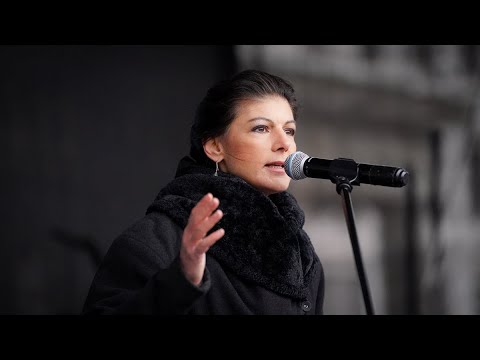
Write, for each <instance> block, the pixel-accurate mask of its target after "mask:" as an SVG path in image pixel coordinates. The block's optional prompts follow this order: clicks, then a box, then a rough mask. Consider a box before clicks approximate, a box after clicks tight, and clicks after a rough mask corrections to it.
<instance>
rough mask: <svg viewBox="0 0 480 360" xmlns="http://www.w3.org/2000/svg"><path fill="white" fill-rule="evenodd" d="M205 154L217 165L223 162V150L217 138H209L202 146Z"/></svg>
mask: <svg viewBox="0 0 480 360" xmlns="http://www.w3.org/2000/svg"><path fill="white" fill-rule="evenodd" d="M203 150H204V151H205V154H207V156H208V157H209V158H210V159H211V160H212V161H214V162H216V163H218V162H220V161H222V160H223V148H222V144H220V142H219V139H218V137H216V138H210V139H208V140H207V141H205V143H204V144H203Z"/></svg>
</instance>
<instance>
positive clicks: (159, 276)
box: [84, 157, 324, 315]
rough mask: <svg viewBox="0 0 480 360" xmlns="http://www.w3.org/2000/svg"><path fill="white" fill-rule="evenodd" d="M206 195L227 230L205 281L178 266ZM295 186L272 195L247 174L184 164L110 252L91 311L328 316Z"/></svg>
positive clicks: (210, 259) (98, 278)
mask: <svg viewBox="0 0 480 360" xmlns="http://www.w3.org/2000/svg"><path fill="white" fill-rule="evenodd" d="M207 192H211V193H212V194H214V196H215V197H218V198H219V199H220V206H219V208H220V209H221V210H222V211H223V213H224V216H223V218H222V220H221V221H220V222H219V223H218V224H217V225H216V226H215V227H214V228H213V229H212V231H215V230H216V229H218V228H220V227H222V228H224V229H225V235H224V236H223V238H221V239H220V240H219V241H218V242H217V243H216V244H215V245H213V246H212V247H211V248H210V250H209V251H208V252H207V260H206V270H205V275H204V278H203V280H202V284H201V286H199V287H197V286H194V285H193V284H191V283H190V282H189V281H188V280H187V279H186V278H185V276H184V275H183V273H182V271H181V269H180V264H179V258H178V254H179V249H180V244H181V240H182V233H183V229H184V227H185V226H186V223H187V221H188V217H189V215H190V211H191V209H192V208H193V206H195V204H196V203H197V202H198V201H199V200H200V198H201V197H202V196H204V195H205V194H206V193H207ZM303 224H304V214H303V211H302V210H301V209H300V208H299V207H298V204H297V202H296V201H295V199H294V198H293V196H291V195H290V194H289V193H287V192H283V193H279V194H274V195H270V196H266V195H264V194H263V193H261V192H260V191H258V190H256V189H255V188H253V187H252V186H250V185H249V184H247V183H246V182H245V181H243V180H242V179H240V178H238V177H236V176H233V175H230V174H225V173H220V176H218V177H214V176H213V171H212V170H211V169H207V168H204V167H200V166H198V165H196V164H195V163H194V161H193V160H192V159H191V158H188V157H186V158H184V159H182V161H181V162H180V165H179V169H178V171H177V175H176V179H175V180H173V181H172V182H171V183H170V184H168V185H167V186H166V187H165V188H163V189H162V191H161V192H160V193H159V195H158V196H157V198H156V199H155V201H154V202H153V204H152V205H151V206H150V207H149V208H148V210H147V214H146V215H145V217H143V218H142V219H140V220H139V221H137V222H136V223H135V224H133V225H132V226H131V227H130V228H128V229H127V230H126V231H125V232H123V233H122V234H121V235H120V236H119V237H118V238H117V239H115V240H114V242H113V244H112V245H111V247H110V249H109V250H108V252H107V254H106V256H105V258H104V260H103V262H102V264H101V266H100V268H99V269H98V271H97V273H96V275H95V278H94V280H93V283H92V286H91V288H90V292H89V294H88V297H87V299H86V302H85V306H84V313H85V314H162V315H181V314H182V315H183V314H193V315H195V314H198V315H203V314H205V315H210V314H211V315H216V314H219V315H220V314H233V315H237V314H239V315H240V314H290V315H300V314H322V313H323V300H324V274H323V268H322V265H321V262H320V260H319V258H318V256H317V255H316V253H315V251H314V248H313V246H312V244H311V242H310V239H309V238H308V236H307V234H306V233H305V232H304V231H303V229H302V227H303Z"/></svg>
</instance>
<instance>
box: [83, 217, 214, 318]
mask: <svg viewBox="0 0 480 360" xmlns="http://www.w3.org/2000/svg"><path fill="white" fill-rule="evenodd" d="M181 235H182V230H181V229H180V228H179V227H178V226H177V225H176V224H174V223H173V222H172V221H171V220H170V219H169V218H168V217H166V216H164V215H159V214H152V215H149V216H147V217H145V218H144V219H142V220H140V221H139V222H137V223H136V224H135V225H133V226H132V227H131V228H130V229H128V230H127V231H125V232H124V233H123V234H122V235H120V236H119V237H118V238H117V239H115V241H114V242H113V243H112V245H111V246H110V248H109V250H108V252H107V254H106V255H105V257H104V260H103V262H102V263H101V265H100V267H99V269H98V271H97V273H96V274H95V277H94V279H93V282H92V285H91V287H90V291H89V293H88V296H87V299H86V301H85V305H84V308H83V314H85V315H88V314H98V315H101V314H104V315H107V314H152V315H181V314H186V313H187V312H188V310H189V308H190V307H191V306H192V305H193V304H194V303H195V301H196V300H197V299H198V298H200V297H201V296H202V295H204V294H205V293H206V292H207V291H208V290H209V288H210V276H209V273H208V269H205V274H204V278H203V280H202V283H201V285H200V286H198V287H197V286H195V285H193V284H191V283H190V282H189V281H188V280H187V279H186V278H185V276H184V275H183V272H182V270H181V268H180V262H179V257H178V252H179V248H180V241H181Z"/></svg>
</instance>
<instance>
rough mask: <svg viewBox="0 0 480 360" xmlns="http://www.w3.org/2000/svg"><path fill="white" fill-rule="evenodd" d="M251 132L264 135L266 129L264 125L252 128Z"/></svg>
mask: <svg viewBox="0 0 480 360" xmlns="http://www.w3.org/2000/svg"><path fill="white" fill-rule="evenodd" d="M253 131H255V132H259V133H264V132H267V127H266V126H265V125H259V126H255V127H254V128H253Z"/></svg>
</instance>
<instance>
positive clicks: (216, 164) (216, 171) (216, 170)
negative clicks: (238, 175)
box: [213, 162, 218, 176]
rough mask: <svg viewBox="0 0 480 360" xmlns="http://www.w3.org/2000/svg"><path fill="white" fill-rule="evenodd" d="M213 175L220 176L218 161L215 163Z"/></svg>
mask: <svg viewBox="0 0 480 360" xmlns="http://www.w3.org/2000/svg"><path fill="white" fill-rule="evenodd" d="M213 176H218V162H216V163H215V174H213Z"/></svg>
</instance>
